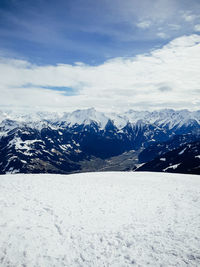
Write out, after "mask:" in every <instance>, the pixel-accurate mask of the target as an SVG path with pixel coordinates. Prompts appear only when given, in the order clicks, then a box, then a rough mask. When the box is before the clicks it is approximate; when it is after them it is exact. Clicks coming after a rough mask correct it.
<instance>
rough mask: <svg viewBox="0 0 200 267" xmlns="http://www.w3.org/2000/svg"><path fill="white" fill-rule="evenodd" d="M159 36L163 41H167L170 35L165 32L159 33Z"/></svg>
mask: <svg viewBox="0 0 200 267" xmlns="http://www.w3.org/2000/svg"><path fill="white" fill-rule="evenodd" d="M157 36H158V37H160V38H162V39H167V38H168V35H167V34H166V33H164V32H158V33H157Z"/></svg>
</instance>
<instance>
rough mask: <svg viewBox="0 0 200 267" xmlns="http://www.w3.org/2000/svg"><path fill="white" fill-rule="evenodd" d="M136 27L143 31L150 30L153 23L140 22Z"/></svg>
mask: <svg viewBox="0 0 200 267" xmlns="http://www.w3.org/2000/svg"><path fill="white" fill-rule="evenodd" d="M136 26H137V27H138V28H141V29H144V30H145V29H148V28H149V27H150V26H151V22H150V21H140V22H138V23H137V24H136Z"/></svg>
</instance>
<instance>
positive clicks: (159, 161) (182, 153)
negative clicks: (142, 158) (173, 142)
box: [137, 141, 200, 174]
mask: <svg viewBox="0 0 200 267" xmlns="http://www.w3.org/2000/svg"><path fill="white" fill-rule="evenodd" d="M150 170H151V171H158V172H161V171H163V172H176V173H191V174H200V141H196V142H193V143H189V144H185V145H182V146H180V147H179V148H177V149H175V150H172V151H170V152H167V153H166V154H163V155H161V156H159V157H157V158H155V159H154V160H152V161H150V162H147V163H146V164H144V165H142V166H141V167H139V168H138V169H137V171H150Z"/></svg>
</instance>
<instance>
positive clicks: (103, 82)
mask: <svg viewBox="0 0 200 267" xmlns="http://www.w3.org/2000/svg"><path fill="white" fill-rule="evenodd" d="M199 69H200V35H191V36H182V37H179V38H177V39H174V40H173V41H171V42H170V43H169V44H167V45H165V46H164V47H162V48H161V49H156V50H153V51H152V52H151V53H149V54H141V55H137V56H136V57H132V58H113V59H112V60H108V61H105V62H104V63H103V64H100V65H98V66H90V65H87V64H84V63H81V62H79V63H78V64H77V63H76V64H75V65H70V64H59V65H44V66H38V65H35V64H31V63H30V62H28V61H24V60H21V61H20V60H14V59H5V58H1V61H0V73H1V80H0V94H1V98H0V105H1V106H3V105H5V104H6V105H10V106H11V107H14V106H15V107H16V106H18V107H23V106H25V105H26V106H27V105H29V106H30V107H32V108H35V107H38V108H46V109H62V110H72V109H77V108H86V107H91V106H94V107H96V108H97V109H100V110H112V109H114V110H122V109H128V108H136V109H151V108H160V107H174V108H190V109H197V108H199V102H200V101H197V99H199V91H198V90H199V84H200V75H199ZM27 85H29V86H27Z"/></svg>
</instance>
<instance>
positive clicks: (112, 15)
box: [0, 0, 200, 109]
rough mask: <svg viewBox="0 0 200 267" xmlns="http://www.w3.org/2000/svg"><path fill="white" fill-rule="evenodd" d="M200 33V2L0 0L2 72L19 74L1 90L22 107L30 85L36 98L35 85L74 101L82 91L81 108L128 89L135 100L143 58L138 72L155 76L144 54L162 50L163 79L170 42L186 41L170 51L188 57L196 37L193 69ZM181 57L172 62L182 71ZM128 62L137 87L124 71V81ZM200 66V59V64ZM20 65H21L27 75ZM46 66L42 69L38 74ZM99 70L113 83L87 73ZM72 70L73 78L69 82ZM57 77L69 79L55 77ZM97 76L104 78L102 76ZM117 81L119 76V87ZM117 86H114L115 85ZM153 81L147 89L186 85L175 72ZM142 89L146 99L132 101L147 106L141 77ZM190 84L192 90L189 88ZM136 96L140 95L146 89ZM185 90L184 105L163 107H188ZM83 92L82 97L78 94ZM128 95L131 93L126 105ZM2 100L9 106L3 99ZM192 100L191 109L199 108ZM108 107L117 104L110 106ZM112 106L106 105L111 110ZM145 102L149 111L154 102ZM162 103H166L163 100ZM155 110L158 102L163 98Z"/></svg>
mask: <svg viewBox="0 0 200 267" xmlns="http://www.w3.org/2000/svg"><path fill="white" fill-rule="evenodd" d="M199 34H200V1H199V0H190V1H188V0H155V1H150V0H141V1H138V0H57V1H55V0H34V1H33V0H31V1H30V0H1V1H0V59H1V73H8V69H9V71H11V69H12V71H11V72H12V73H14V75H13V77H15V78H13V81H10V83H8V82H7V81H4V82H1V81H0V83H1V84H0V88H3V89H2V91H1V92H2V95H4V94H6V93H5V90H7V92H9V93H8V94H7V102H8V104H9V103H10V105H11V106H12V105H18V103H19V106H20V105H22V103H21V102H20V100H19V99H18V98H20V97H19V96H20V92H22V91H23V90H25V89H27V90H26V92H24V91H23V93H27V94H29V95H30V94H31V90H33V91H34V90H36V91H35V92H37V93H39V95H40V94H41V93H42V92H43V93H44V94H45V95H46V94H47V91H48V90H49V91H48V92H50V91H52V90H54V91H55V92H54V93H57V96H58V98H59V99H60V97H62V99H65V101H68V100H69V101H72V97H71V96H73V95H75V96H76V99H77V102H76V101H75V100H74V101H75V102H74V106H75V107H77V108H79V107H80V105H79V104H80V103H83V101H84V103H85V104H84V105H81V107H89V106H90V105H91V104H92V103H96V104H94V105H95V106H97V108H100V109H103V108H104V104H103V101H104V103H106V99H105V95H107V94H108V92H109V90H110V95H109V96H113V97H115V96H117V95H118V96H119V97H122V95H124V96H126V94H127V93H128V94H130V98H131V96H134V97H135V93H136V91H135V89H134V88H135V87H136V84H134V82H135V81H131V77H136V72H137V71H136V70H135V69H134V68H135V65H137V64H136V63H137V62H138V60H139V59H138V58H142V60H141V62H143V66H144V69H142V67H140V68H141V73H138V72H137V77H139V76H142V75H144V77H143V80H145V81H147V79H150V78H149V77H150V74H149V73H148V74H147V69H146V68H147V67H145V66H146V65H145V64H146V63H144V56H146V57H148V58H150V59H151V60H152V61H153V59H155V56H154V54H155V53H156V51H159V49H160V50H162V51H163V54H162V58H161V59H160V70H157V71H158V76H159V75H160V74H161V76H162V73H160V74H159V71H161V70H162V66H161V62H162V63H163V61H162V60H163V57H164V51H165V52H166V50H167V51H168V52H169V46H170V44H171V46H172V44H173V40H184V45H183V44H182V43H181V44H180V42H178V41H176V42H175V43H176V45H175V47H173V48H172V47H171V48H170V49H171V50H172V49H179V50H180V49H182V52H181V53H182V54H184V53H185V51H186V50H187V49H188V43H191V40H193V41H192V48H193V50H194V51H195V52H194V53H192V55H191V58H190V59H188V57H186V56H185V58H184V60H185V61H184V64H188V66H190V63H191V66H192V64H193V63H194V62H193V60H194V59H195V58H197V57H198V54H199V53H198V52H199V51H196V47H197V43H198V39H199ZM192 36H193V37H192ZM181 38H182V39H181ZM184 38H185V39H184ZM177 47H178V48H177ZM171 50H170V51H171ZM152 53H154V54H152ZM170 53H171V52H169V54H170ZM195 53H196V54H195ZM187 55H188V54H187ZM192 56H193V57H194V58H192ZM120 60H121V61H120ZM165 60H166V63H167V64H168V63H169V64H168V67H170V66H171V65H170V64H171V63H170V62H168V58H165ZM174 60H175V62H174V63H173V64H172V65H176V66H177V68H179V69H177V70H176V71H177V73H178V72H179V71H180V68H181V66H179V65H178V57H177V58H175V59H174ZM129 61H131V62H133V63H134V64H135V65H134V64H133V65H130V68H129V69H128V70H127V73H128V72H129V71H130V73H132V76H131V74H130V76H129V75H128V76H127V79H130V85H129V86H128V87H127V83H126V81H125V80H126V73H124V74H123V72H122V74H123V75H124V76H123V77H122V79H121V80H120V81H118V76H119V75H120V73H118V71H117V69H120V68H121V67H122V66H123V67H124V65H127V64H128V63H127V62H129ZM145 62H146V61H145ZM9 64H10V65H9ZM109 64H110V65H109ZM195 64H197V63H196V61H195ZM61 65H63V68H61ZM108 65H109V66H111V65H112V68H111V69H110V68H109V70H108V72H107V73H105V72H104V71H102V69H106V67H107V66H108ZM19 66H20V67H19ZM41 67H42V68H41ZM154 67H155V66H154ZM196 67H198V66H196ZM44 68H45V73H47V74H46V75H52V76H55V79H54V80H55V81H49V80H48V79H43V77H44V74H42V73H43V71H44ZM19 69H21V72H20V73H19ZM64 69H66V70H64ZM155 69H156V67H155ZM30 70H31V73H32V75H33V76H32V77H30V75H31V74H30V73H29V74H28V75H27V77H30V78H29V79H28V78H26V79H24V77H22V76H23V75H22V73H23V72H25V73H27V72H28V71H30ZM52 70H53V72H52ZM40 71H41V73H40V74H38V73H39V72H40ZM48 71H49V73H48ZM62 71H63V72H62ZM65 71H66V72H65ZM96 71H97V72H98V73H99V72H100V73H101V74H102V77H101V79H104V80H106V81H107V83H105V84H102V83H101V82H99V83H98V84H97V83H96V84H95V83H94V81H91V77H90V75H91V74H88V73H93V74H94V77H96V76H95V75H97V72H96ZM134 71H135V72H134ZM83 72H86V74H85V76H88V80H85V78H84V79H83V77H82V73H83ZM189 72H190V75H189ZM72 73H73V74H72ZM74 73H76V74H74ZM187 73H188V76H187V78H188V79H189V78H190V79H194V78H195V79H196V76H195V75H196V72H195V73H193V72H191V71H190V70H188V72H187ZM36 74H37V75H38V77H40V82H38V81H37V82H36V81H35V80H34V79H33V77H34V75H36ZM65 74H66V76H67V77H68V79H66V77H65ZM37 75H36V76H37ZM42 75H43V76H42ZM73 75H75V77H77V82H75V81H74V82H72V80H73V79H74V78H73V79H72V76H73ZM145 75H146V76H145ZM193 75H194V77H193ZM8 76H10V75H8ZM57 76H58V77H59V79H60V80H61V81H62V82H60V81H59V80H56V79H57V78H56V77H57ZM97 76H98V77H99V76H100V74H98V75H97ZM107 76H110V80H109V78H108V79H107ZM20 77H21V78H20ZM78 77H79V78H80V79H79V78H78ZM9 79H11V80H12V77H9ZM20 79H21V80H20ZM101 79H100V80H101ZM112 79H113V80H112ZM137 79H138V78H136V80H137ZM156 79H157V78H156ZM156 79H155V80H156ZM16 80H17V81H16ZM19 80H20V81H19ZM22 80H23V81H22ZM97 80H98V79H97ZM122 80H123V81H124V84H123V82H122ZM114 81H117V84H115V82H114ZM197 82H198V81H197ZM131 83H132V84H133V86H132V88H133V89H132V93H131V91H130V92H128V91H126V90H131ZM111 84H113V87H112V86H111ZM118 84H120V86H121V87H120V88H121V90H124V91H123V92H124V93H122V92H121V91H120V88H118ZM152 84H153V81H151V83H149V84H148V81H147V84H146V87H145V88H148V90H149V92H150V90H152V88H153V87H156V86H157V87H158V88H172V89H171V90H170V92H172V91H173V89H174V87H175V86H176V87H178V86H179V87H180V90H183V89H181V86H180V85H177V84H175V81H174V80H173V79H172V78H171V76H170V77H165V78H163V79H161V80H160V81H157V82H156V83H155V84H154V85H152ZM197 84H198V83H197ZM197 84H195V86H194V88H193V90H196V91H195V92H198V90H199V88H197V87H198V86H197ZM26 85H28V86H26ZM30 85H31V86H30ZM6 86H8V87H6ZM92 86H93V87H92ZM101 86H102V87H101ZM190 86H191V85H190ZM111 87H112V88H111ZM10 88H15V90H14V91H9V90H10ZM65 88H66V90H65ZM127 88H128V89H127ZM138 88H140V92H141V99H139V98H138V102H137V103H136V102H134V101H133V102H132V104H131V103H130V107H131V108H134V107H136V108H137V107H138V106H140V107H142V105H143V104H142V103H147V102H149V101H150V99H146V100H145V99H144V100H142V98H144V97H145V93H144V92H145V90H144V91H143V89H142V88H143V87H141V84H140V82H138ZM190 89H191V88H188V93H189V90H190ZM3 90H4V91H3ZM17 90H18V91H17ZM20 90H21V91H20ZM101 90H102V92H104V95H103V96H100V93H99V91H101ZM184 90H186V89H184ZM33 91H32V92H33ZM119 91H120V93H119ZM168 91H169V90H168ZM91 92H93V93H92V95H93V94H94V96H93V98H91V101H88V98H89V97H91ZM158 92H159V93H161V96H162V97H163V99H164V98H165V97H164V93H165V94H167V93H166V90H163V91H162V90H158ZM180 92H181V91H180ZM37 93H36V94H37ZM168 93H169V92H168ZM87 94H88V95H87ZM137 94H138V95H139V93H137ZM9 95H10V98H9ZM142 95H143V96H142ZM186 95H187V94H184V95H182V98H181V93H180V96H177V97H178V98H177V104H170V101H168V102H166V103H165V104H164V102H163V105H164V106H166V107H175V108H176V107H177V108H180V107H183V108H184V107H187V105H185V104H184V103H185V102H187V101H186V100H185V102H184V97H186ZM67 96H68V97H69V98H64V97H67ZM78 96H80V98H79V99H78ZM70 97H71V98H70ZM101 97H102V103H101V104H100V103H99V101H100V100H99V98H101ZM162 97H161V98H162ZM195 97H197V95H195V96H194V99H195ZM13 98H14V100H13ZM52 98H54V96H52ZM2 99H3V98H2ZM126 100H127V99H126V98H124V102H125V101H126ZM3 101H4V100H3ZM152 101H153V100H152ZM156 101H159V100H158V99H157V100H156ZM163 101H164V100H163ZM36 102H37V101H36ZM58 102H59V101H58ZM98 103H99V104H98ZM0 104H3V102H2V103H0ZM157 104H158V103H157ZM193 104H194V103H193ZM193 104H192V105H193ZM45 105H47V104H45V103H43V104H42V103H41V106H42V107H43V106H45ZM48 105H50V103H49V104H48ZM59 105H60V104H58V106H59ZM192 105H190V106H188V108H192V107H193V106H192ZM107 106H110V103H109V104H107ZM107 106H106V104H105V108H106V107H107ZM114 106H115V105H114V104H113V107H114ZM143 106H144V108H147V109H148V105H147V104H144V105H143ZM157 106H158V107H159V104H158V105H157ZM153 107H156V102H155V103H154V105H153ZM63 108H66V109H67V106H66V107H65V106H63Z"/></svg>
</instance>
